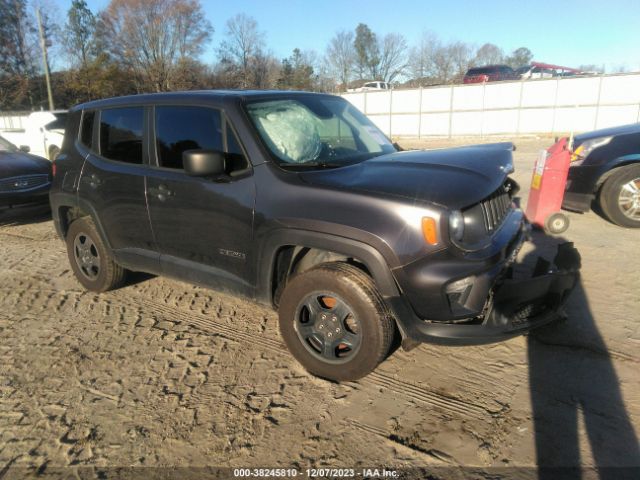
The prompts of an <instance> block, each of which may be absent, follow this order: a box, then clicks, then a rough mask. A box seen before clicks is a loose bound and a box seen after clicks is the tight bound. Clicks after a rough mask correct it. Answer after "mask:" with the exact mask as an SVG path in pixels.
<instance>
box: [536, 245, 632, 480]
mask: <svg viewBox="0 0 640 480" xmlns="http://www.w3.org/2000/svg"><path fill="white" fill-rule="evenodd" d="M533 242H534V244H535V245H536V249H535V254H536V255H538V254H539V253H543V254H544V253H545V252H552V251H553V250H554V249H555V246H556V245H558V244H560V243H563V242H565V240H564V239H562V238H552V237H546V236H544V235H542V234H534V237H533ZM547 257H548V258H552V257H551V256H550V255H547ZM525 261H526V259H525ZM567 313H568V320H566V321H562V322H557V323H555V324H551V325H549V326H547V327H543V328H541V329H538V330H536V331H534V332H532V333H531V334H530V335H529V337H528V341H527V343H528V359H529V385H530V393H531V403H532V409H533V421H534V429H535V445H536V460H537V462H536V463H537V465H538V477H539V478H540V479H544V480H547V479H554V480H555V479H581V478H587V477H588V478H600V479H607V480H608V479H612V480H613V479H616V480H619V479H626V478H640V449H639V448H638V439H637V437H636V434H635V431H634V428H633V425H632V423H631V420H630V418H629V415H628V413H627V410H626V407H625V404H624V400H623V398H622V394H621V391H620V382H619V379H618V376H617V374H616V371H615V369H614V366H613V363H612V358H611V355H610V353H609V350H608V349H607V346H606V344H605V341H604V339H603V338H602V336H601V334H600V331H599V329H598V327H597V325H596V323H595V321H594V318H593V315H592V313H591V310H590V307H589V300H588V298H587V296H586V294H585V291H584V289H583V287H582V284H581V282H578V284H577V286H576V288H575V290H574V291H573V293H572V294H571V297H570V298H569V301H568V303H567ZM632 318H633V316H630V317H629V320H630V321H632ZM605 320H606V319H605ZM581 422H582V424H583V425H584V427H585V428H584V429H581V428H579V426H580V424H581ZM582 430H586V437H587V438H586V440H587V442H583V445H586V444H587V443H588V446H589V449H590V451H591V455H592V457H593V464H594V466H595V467H596V468H595V469H592V470H589V469H584V468H581V466H582V465H584V464H585V463H586V462H585V459H584V458H583V455H584V454H585V450H584V447H583V449H582V451H581V448H580V433H581V431H582Z"/></svg>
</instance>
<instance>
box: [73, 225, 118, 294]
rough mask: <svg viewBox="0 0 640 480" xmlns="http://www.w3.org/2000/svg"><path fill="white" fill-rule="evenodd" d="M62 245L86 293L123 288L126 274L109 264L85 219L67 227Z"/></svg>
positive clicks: (111, 260)
mask: <svg viewBox="0 0 640 480" xmlns="http://www.w3.org/2000/svg"><path fill="white" fill-rule="evenodd" d="M66 243H67V254H68V256H69V264H70V265H71V269H72V270H73V273H74V274H75V276H76V278H77V279H78V281H79V282H80V283H81V284H82V285H83V286H84V287H85V288H86V289H87V290H91V291H93V292H106V291H107V290H112V289H114V288H118V287H120V286H122V285H123V284H124V280H125V276H126V270H125V269H124V268H122V267H121V266H120V265H118V264H116V263H115V262H114V261H113V259H112V258H111V255H110V254H109V252H108V250H107V249H106V247H105V245H104V243H103V242H102V239H101V238H100V235H99V234H98V232H97V230H96V227H95V225H94V223H93V221H92V220H91V219H90V218H89V217H82V218H79V219H78V220H75V221H74V222H73V223H72V224H71V226H70V227H69V231H68V232H67V236H66Z"/></svg>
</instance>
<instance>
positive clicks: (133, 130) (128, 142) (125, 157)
mask: <svg viewBox="0 0 640 480" xmlns="http://www.w3.org/2000/svg"><path fill="white" fill-rule="evenodd" d="M143 119H144V109H143V108H142V107H127V108H110V109H107V110H103V111H102V112H101V114H100V155H102V156H103V157H106V158H108V159H110V160H118V161H120V162H127V163H136V164H141V163H142V130H143V124H144V122H143Z"/></svg>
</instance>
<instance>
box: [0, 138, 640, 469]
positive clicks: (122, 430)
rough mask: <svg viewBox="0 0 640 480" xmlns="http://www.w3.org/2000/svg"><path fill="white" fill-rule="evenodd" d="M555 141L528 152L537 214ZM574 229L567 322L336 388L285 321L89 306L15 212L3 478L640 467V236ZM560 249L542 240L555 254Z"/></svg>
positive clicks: (165, 288)
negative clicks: (254, 470) (197, 471)
mask: <svg viewBox="0 0 640 480" xmlns="http://www.w3.org/2000/svg"><path fill="white" fill-rule="evenodd" d="M469 142H471V140H469ZM458 143H459V142H458ZM549 143H550V140H549V139H524V140H516V144H517V146H518V150H517V151H516V153H515V158H516V173H515V175H514V177H515V178H516V180H518V181H519V182H520V183H521V185H522V187H523V191H522V194H521V195H522V197H523V198H524V199H526V196H527V191H528V183H529V180H530V175H531V170H532V167H533V162H534V160H535V157H536V154H537V152H538V150H539V149H540V148H543V147H546V146H548V145H549ZM401 144H404V145H405V146H417V145H418V144H419V145H423V146H425V147H442V146H448V145H452V144H453V142H451V141H446V140H440V141H421V142H417V141H406V140H405V141H402V140H401ZM523 203H524V202H523ZM570 218H571V227H570V229H569V230H568V231H567V232H566V233H565V235H564V237H565V238H567V239H569V240H571V241H573V242H575V244H576V246H577V247H578V249H579V250H580V252H581V254H582V258H583V269H582V282H581V285H580V286H579V288H578V289H577V291H575V292H574V294H573V295H572V297H571V299H570V301H569V305H568V308H567V311H568V315H569V319H568V320H567V321H565V322H562V323H559V324H557V325H553V326H550V327H547V328H545V329H543V330H541V331H538V332H537V333H536V334H535V335H530V336H527V337H524V336H523V337H518V338H515V339H512V340H510V341H507V342H504V343H499V344H493V345H486V346H475V347H441V346H432V345H422V346H420V347H418V348H416V349H415V350H413V351H410V352H404V351H402V350H399V351H397V352H396V353H395V354H394V355H393V356H391V357H390V358H389V359H388V360H386V361H385V362H384V363H383V364H382V365H381V366H380V367H379V368H378V369H377V370H376V371H375V372H374V373H373V374H371V375H369V376H368V377H366V378H365V379H363V380H361V381H358V382H354V383H346V384H333V383H329V382H327V381H323V380H320V379H317V378H314V377H312V376H310V375H308V374H307V373H306V372H305V371H304V370H303V369H302V368H301V367H300V366H299V365H298V364H297V363H296V362H295V361H294V360H293V358H292V357H291V356H290V355H289V354H288V353H287V351H286V350H285V348H284V346H283V344H282V342H281V340H280V338H279V336H278V330H277V316H276V314H275V313H274V312H272V311H270V310H268V309H265V308H262V307H259V306H256V305H254V304H252V303H249V302H246V301H244V300H241V299H238V298H235V297H231V296H227V295H223V294H218V293H216V292H214V291H210V290H205V289H202V288H198V287H194V286H192V285H188V284H185V283H181V282H178V281H174V280H170V279H166V278H155V277H147V276H143V275H137V276H135V277H134V278H133V280H132V282H130V283H129V285H128V286H126V287H125V288H122V289H120V290H117V291H114V292H109V293H105V294H100V295H98V294H94V293H90V292H86V291H84V290H83V289H82V288H81V286H80V285H79V284H78V282H76V280H75V279H74V277H73V275H72V273H71V271H70V269H69V265H68V260H67V256H66V252H65V248H64V244H63V243H62V242H61V241H60V240H59V239H58V238H57V237H56V235H55V232H54V228H53V224H52V222H51V220H50V217H49V216H48V215H47V214H46V213H42V211H33V210H30V211H29V212H28V213H25V212H24V211H23V212H16V211H12V212H3V213H0V478H2V477H3V475H4V476H6V477H7V478H20V477H21V476H23V475H25V474H26V473H27V472H37V471H40V472H45V473H47V472H58V473H60V474H61V475H62V476H65V475H72V476H71V477H70V478H76V477H75V476H82V477H83V478H85V477H86V478H106V477H105V474H104V471H108V469H107V470H104V469H105V468H106V467H136V466H145V467H176V466H189V467H201V466H220V467H250V468H251V467H295V468H300V469H303V468H306V467H310V466H313V467H342V468H353V467H356V468H359V467H378V468H381V467H385V466H386V467H396V468H403V467H404V468H412V467H421V468H423V469H425V470H424V471H423V473H422V474H421V475H423V476H424V475H425V473H424V472H427V473H428V474H430V475H431V477H430V478H445V477H446V478H453V477H455V476H456V475H458V474H459V475H460V478H463V477H465V478H468V477H472V476H473V478H476V477H475V476H474V475H476V474H477V475H478V477H477V478H488V477H487V475H489V473H487V472H490V474H491V475H493V476H491V477H490V478H513V477H514V476H516V475H515V473H517V474H518V476H522V477H523V478H534V477H535V476H536V470H535V468H534V467H535V466H536V465H537V464H540V465H541V466H566V467H571V466H582V467H583V468H587V469H590V468H591V467H596V466H597V467H612V466H617V467H620V466H636V467H639V466H640V454H639V453H638V441H637V433H638V430H639V429H640V427H639V426H640V384H639V381H638V380H639V375H638V372H639V371H640V370H639V367H640V355H639V353H638V347H640V296H639V293H638V292H640V275H638V272H639V271H640V259H639V257H638V250H637V246H638V235H640V231H634V230H625V229H622V228H619V227H616V226H614V225H611V224H610V223H608V222H606V221H604V220H603V219H601V218H600V217H599V216H597V215H596V214H595V213H588V214H586V215H577V214H570ZM554 242H557V240H551V239H548V238H543V237H542V236H541V235H536V236H535V243H536V248H540V249H541V250H544V251H548V249H549V248H550V246H551V245H552V244H553V243H554ZM530 250H531V248H528V249H527V250H525V251H524V252H523V253H522V255H526V254H527V253H528V252H529V251H530ZM634 372H635V373H634ZM536 445H537V448H536ZM536 451H537V454H536ZM57 467H67V468H64V469H61V470H57ZM84 467H90V468H88V469H84ZM455 467H464V469H462V470H458V469H457V468H455ZM485 469H489V470H485ZM102 470H104V471H103V472H102V473H101V471H102ZM158 471H161V470H158ZM590 471H591V470H590ZM61 472H62V473H61ZM80 472H82V473H80ZM147 472H151V470H147ZM156 472H157V471H156ZM452 472H457V473H455V474H454V473H452ZM475 472H484V473H475ZM606 472H607V470H606V469H605V470H601V471H600V474H601V475H602V477H603V478H623V477H622V476H621V475H622V471H617V473H616V472H614V473H611V472H609V473H608V474H607V473H606ZM637 472H638V470H636V471H635V473H637ZM591 474H592V475H593V478H597V474H596V473H595V472H594V471H591V473H590V474H588V475H591ZM74 475H75V476H74ZM607 475H609V476H607ZM611 475H613V476H611ZM554 478H557V477H554ZM572 478H573V477H572ZM587 478H591V477H589V476H588V477H587ZM629 478H631V477H629ZM634 478H638V477H634Z"/></svg>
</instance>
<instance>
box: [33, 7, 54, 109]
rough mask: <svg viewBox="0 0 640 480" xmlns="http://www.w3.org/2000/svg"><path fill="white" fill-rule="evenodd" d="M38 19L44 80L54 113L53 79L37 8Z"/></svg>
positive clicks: (50, 106) (50, 107)
mask: <svg viewBox="0 0 640 480" xmlns="http://www.w3.org/2000/svg"><path fill="white" fill-rule="evenodd" d="M36 17H37V19H38V32H40V48H41V49H42V63H43V64H44V78H45V80H46V81H47V95H48V97H49V110H51V111H53V109H54V108H53V94H52V93H51V78H50V76H49V60H48V59H47V42H46V41H45V39H44V30H43V28H42V20H41V19H40V9H39V8H36Z"/></svg>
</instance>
